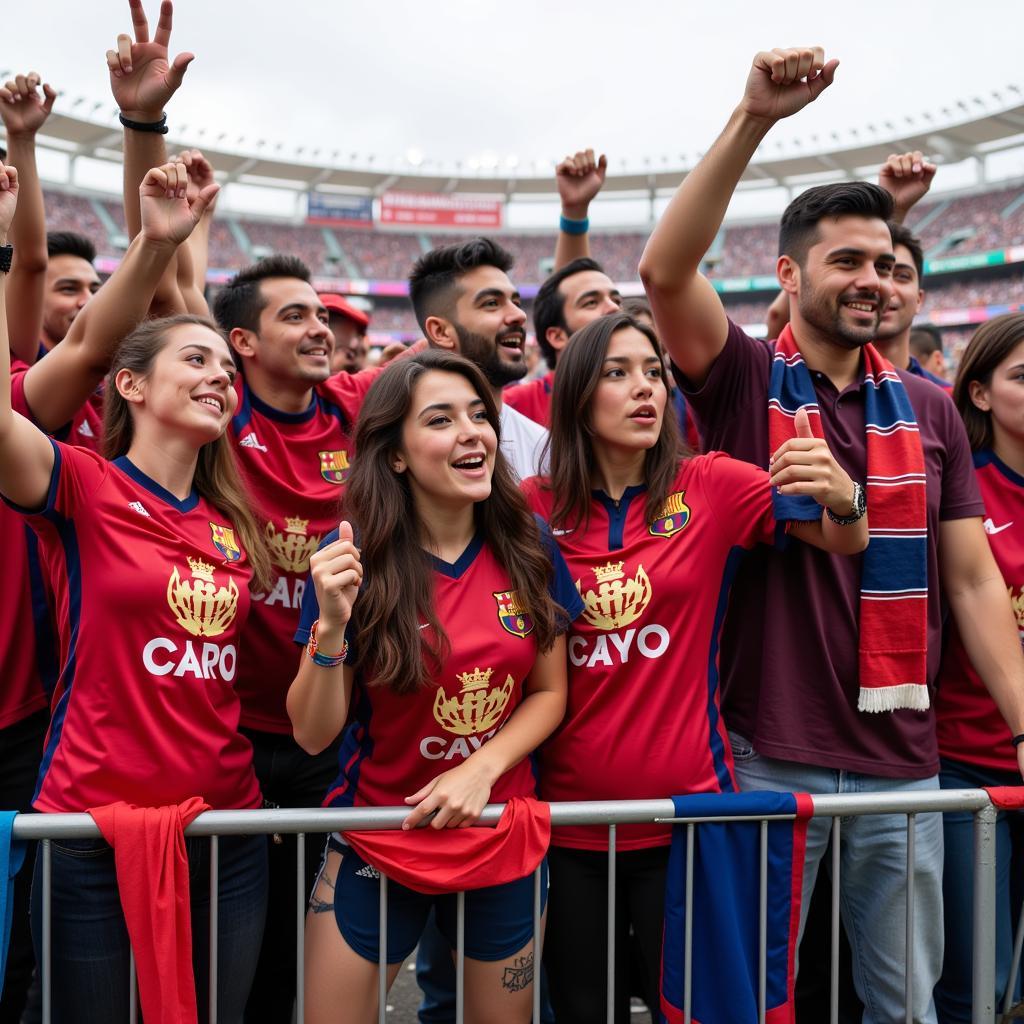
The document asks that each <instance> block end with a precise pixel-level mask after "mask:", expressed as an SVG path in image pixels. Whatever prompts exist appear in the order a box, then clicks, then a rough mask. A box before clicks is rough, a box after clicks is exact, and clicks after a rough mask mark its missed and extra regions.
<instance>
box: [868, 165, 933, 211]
mask: <svg viewBox="0 0 1024 1024" xmlns="http://www.w3.org/2000/svg"><path fill="white" fill-rule="evenodd" d="M935 171H936V167H935V164H933V163H929V162H928V161H927V160H925V158H924V154H923V153H922V152H921V151H920V150H919V149H915V150H914V151H913V152H912V153H892V154H890V155H889V157H888V158H887V159H886V161H885V163H884V164H882V169H881V170H880V171H879V172H878V184H879V185H881V186H882V188H884V189H885V191H886V192H888V193H889V195H891V196H892V199H893V203H894V204H895V206H896V210H897V211H898V212H899V214H900V215H901V216H905V215H906V213H907V211H908V210H910V208H911V207H912V206H913V205H914V204H915V203H916V202H918V201H919V200H921V199H923V198H924V196H925V195H926V194H927V192H928V189H930V188H931V187H932V178H934V177H935Z"/></svg>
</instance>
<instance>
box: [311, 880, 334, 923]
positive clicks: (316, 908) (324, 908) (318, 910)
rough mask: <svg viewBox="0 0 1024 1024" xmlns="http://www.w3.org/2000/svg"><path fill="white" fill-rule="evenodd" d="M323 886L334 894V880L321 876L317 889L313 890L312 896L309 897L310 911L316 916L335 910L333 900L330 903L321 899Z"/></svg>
mask: <svg viewBox="0 0 1024 1024" xmlns="http://www.w3.org/2000/svg"><path fill="white" fill-rule="evenodd" d="M321 884H323V885H326V886H327V888H328V889H330V890H331V892H334V879H333V878H328V876H327V875H323V874H321V876H320V877H319V878H318V879H317V883H316V888H315V889H314V890H313V894H312V896H310V897H309V909H310V910H312V911H313V913H314V914H326V913H327V912H328V911H331V910H334V901H333V900H332V901H331V902H330V903H328V902H326V901H325V900H322V899H321V898H320V885H321Z"/></svg>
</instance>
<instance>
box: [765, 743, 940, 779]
mask: <svg viewBox="0 0 1024 1024" xmlns="http://www.w3.org/2000/svg"><path fill="white" fill-rule="evenodd" d="M753 747H754V750H755V751H756V752H757V753H758V754H760V755H761V756H763V757H770V758H772V760H775V761H794V762H796V763H797V764H806V765H809V766H810V767H812V768H828V769H830V770H833V771H844V772H858V773H860V774H861V775H873V776H875V777H876V778H879V779H930V778H931V777H932V776H933V775H937V774H938V771H939V758H938V755H936V757H935V758H934V760H932V761H926V762H925V763H924V764H921V763H920V762H918V763H910V762H906V761H898V762H893V761H879V760H878V759H877V758H874V759H872V758H866V759H864V760H861V759H860V758H856V757H842V756H836V757H832V758H828V759H827V760H825V759H823V758H822V756H821V755H822V750H804V749H803V748H801V747H785V746H776V745H774V744H772V743H763V742H761V741H759V740H754V743H753Z"/></svg>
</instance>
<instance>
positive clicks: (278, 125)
mask: <svg viewBox="0 0 1024 1024" xmlns="http://www.w3.org/2000/svg"><path fill="white" fill-rule="evenodd" d="M147 8H148V11H149V14H150V17H151V22H153V23H155V20H156V15H157V8H158V3H157V2H156V0H147ZM119 31H130V18H129V16H128V5H127V2H126V0H125V2H123V0H37V2H36V3H33V4H20V5H19V4H7V5H5V10H4V15H3V21H2V29H0V33H2V35H0V70H4V69H7V70H11V69H19V70H20V69H28V68H29V67H31V68H33V69H37V70H39V71H40V72H42V73H43V74H44V76H45V77H46V78H47V80H49V81H51V82H52V83H53V84H54V85H56V86H57V87H58V88H60V89H61V90H62V92H63V93H64V95H63V97H62V99H61V100H60V101H59V102H60V103H61V105H62V106H63V107H64V109H69V108H70V104H71V101H72V100H73V99H74V98H76V97H79V96H84V97H85V98H86V100H87V101H88V103H83V104H80V105H79V106H78V107H76V108H75V112H76V113H77V112H81V113H87V112H89V110H90V109H91V106H92V104H93V103H94V102H98V103H101V104H102V108H101V109H100V110H99V112H98V114H97V116H99V117H103V118H111V116H112V115H111V106H112V103H111V100H110V94H109V91H108V88H107V82H106V71H105V65H104V52H105V50H106V49H107V47H108V46H112V45H114V38H115V36H116V35H117V33H118V32H119ZM1022 36H1024V4H1021V3H1020V0H933V2H931V3H925V2H922V0H916V2H915V0H904V2H902V3H894V2H892V0H860V2H858V3H837V2H826V0H816V2H809V0H787V2H784V3H779V2H771V3H768V2H763V0H762V2H750V0H712V2H707V0H701V2H693V0H686V2H683V0H674V2H669V0H631V2H629V3H619V2H611V0H587V2H577V0H562V2H556V0H519V2H512V3H508V2H504V3H502V2H497V0H429V2H425V0H417V2H413V0H392V2H387V0H376V2H373V3H369V2H337V0H283V2H282V0H274V2H271V0H246V2H241V0H178V2H177V3H176V10H175V27H174V34H173V38H172V44H171V46H172V53H176V52H178V51H180V50H185V49H188V50H192V51H193V52H195V54H196V60H195V62H194V63H193V65H192V67H191V68H190V69H189V71H188V74H187V76H186V79H185V84H184V86H183V87H182V89H181V90H180V92H179V93H178V95H177V96H176V97H175V99H174V103H173V107H172V109H171V110H170V111H169V112H168V113H169V119H170V121H171V124H172V126H180V125H187V126H188V128H187V133H188V134H189V135H192V134H193V132H197V131H198V129H200V128H203V129H205V138H207V139H212V138H216V136H218V135H219V134H220V133H221V132H223V131H226V132H228V137H227V139H225V140H224V142H223V143H222V144H223V145H229V146H231V147H232V148H239V149H248V148H250V146H252V145H253V144H254V143H255V141H256V140H257V139H262V140H264V141H265V143H266V147H265V149H264V152H270V153H272V152H273V151H274V147H275V146H276V144H278V143H284V148H283V150H281V153H282V155H288V156H294V155H295V149H296V147H299V146H303V147H305V155H306V156H307V157H309V156H310V154H311V151H312V150H315V149H319V150H320V156H319V157H318V158H317V159H319V160H324V161H330V162H334V161H333V160H332V154H333V153H335V152H337V153H339V154H340V155H339V156H338V157H337V160H338V161H339V162H341V163H354V164H356V165H359V166H365V165H366V160H367V157H368V155H369V154H373V155H374V158H375V159H374V164H373V166H375V167H385V168H391V167H396V166H398V167H400V166H403V165H404V166H406V167H407V166H408V165H407V164H405V161H406V160H407V158H408V155H409V152H410V151H414V155H415V154H417V153H418V154H419V155H420V156H421V158H422V160H423V164H422V167H423V169H424V170H429V169H431V168H433V167H436V166H438V165H443V166H445V167H448V168H451V167H453V166H454V164H455V162H456V161H460V162H461V163H462V166H463V168H464V169H465V168H467V167H469V166H471V162H473V161H482V162H483V163H485V164H487V163H495V162H496V163H497V164H498V166H502V167H504V166H508V165H511V162H512V161H517V162H518V168H519V173H520V174H524V175H525V174H529V173H533V172H534V168H535V166H539V165H535V162H536V161H540V162H541V163H543V164H544V165H545V167H548V166H550V161H552V160H554V159H557V158H559V157H560V156H561V155H563V154H564V153H565V152H566V151H567V150H569V149H575V148H577V147H583V146H587V145H593V146H594V147H595V148H597V149H600V150H603V151H606V152H607V153H608V155H609V158H610V160H611V163H612V168H613V170H621V169H623V168H624V167H642V166H644V159H645V158H647V159H650V160H651V162H652V164H654V165H655V166H663V165H664V163H666V162H667V164H668V165H679V164H682V163H689V162H690V161H691V160H692V157H693V154H695V153H696V152H697V151H699V150H701V149H703V148H706V146H707V145H708V144H709V143H710V142H711V140H712V139H713V138H714V135H715V134H716V132H717V130H718V129H719V127H720V126H721V124H722V123H723V121H724V119H725V118H726V116H727V114H728V112H729V110H730V109H731V107H732V105H733V104H734V103H735V101H736V100H737V98H738V97H739V95H740V91H741V89H742V85H743V81H744V79H745V77H746V71H747V68H748V66H749V63H750V58H751V57H752V55H753V54H754V53H755V52H756V51H757V50H758V49H761V48H764V47H771V46H774V45H790V44H794V43H800V44H804V43H807V44H812V43H816V44H821V45H823V46H824V47H825V49H826V54H827V55H829V56H836V57H838V58H839V59H840V60H841V61H842V66H841V67H840V69H839V71H838V73H837V76H836V82H835V85H834V86H833V88H832V89H831V90H829V92H828V93H826V94H825V95H824V96H823V97H822V99H821V100H820V101H819V102H818V103H816V104H815V105H814V106H813V107H811V108H809V109H808V110H807V111H805V112H804V113H802V114H801V115H800V116H799V117H798V118H794V119H792V120H791V121H788V122H785V123H784V124H783V125H780V126H779V128H778V129H776V131H775V132H774V133H773V136H772V137H771V144H773V145H774V144H775V143H776V142H781V143H784V144H787V143H791V142H792V141H793V140H794V139H795V138H799V139H801V140H802V144H803V146H804V147H806V148H807V149H809V150H811V149H816V148H823V147H825V146H828V145H833V144H834V140H833V139H832V133H833V132H838V133H839V135H840V137H841V138H842V139H843V140H844V141H846V142H851V141H853V140H852V138H851V137H850V136H849V135H848V134H846V132H847V131H848V130H849V129H851V128H858V129H860V130H861V131H862V133H864V134H863V135H862V137H869V136H868V135H867V133H866V129H867V126H868V125H869V124H873V125H875V127H876V128H877V129H878V130H879V132H880V133H881V134H883V135H886V134H889V130H888V129H886V128H885V127H884V122H885V121H889V122H891V123H892V124H893V125H896V126H897V127H898V126H901V125H903V124H904V122H903V118H904V117H905V116H908V115H909V116H911V117H914V118H919V116H920V115H921V114H922V113H923V112H925V111H928V112H931V113H932V115H933V116H934V117H935V119H936V120H937V121H945V120H947V119H948V118H947V116H946V115H944V114H942V112H941V111H942V108H943V107H947V108H949V109H950V110H951V111H952V112H954V113H958V112H959V113H961V114H962V113H963V112H962V111H959V110H958V108H957V107H956V102H957V101H958V100H965V101H967V102H968V104H969V106H970V110H971V113H980V112H982V109H983V108H982V107H980V106H977V105H975V104H974V103H973V100H974V98H975V97H977V98H979V99H981V100H983V101H984V102H985V104H986V105H987V107H988V108H990V109H992V108H997V107H999V106H1005V105H1009V104H1011V103H1013V102H1018V101H1019V96H1018V95H1017V94H1015V93H1013V92H1012V91H1010V90H1009V89H1008V88H1007V87H1008V86H1010V85H1016V86H1018V87H1021V88H1024V70H1022V68H1021V58H1020V46H1021V38H1022ZM993 91H996V92H999V93H1000V94H1001V96H1002V102H1000V101H999V100H997V99H996V98H995V97H993V95H992V93H993ZM964 116H966V115H964ZM814 136H817V142H815V141H814V139H813V137H814ZM240 138H242V139H244V141H243V142H239V141H238V140H239V139H240ZM1010 171H1011V172H1013V171H1015V172H1016V173H1019V174H1024V159H1022V161H1021V166H1020V167H1018V168H1010ZM545 173H546V171H545Z"/></svg>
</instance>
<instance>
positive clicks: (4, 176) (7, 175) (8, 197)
mask: <svg viewBox="0 0 1024 1024" xmlns="http://www.w3.org/2000/svg"><path fill="white" fill-rule="evenodd" d="M17 206H18V172H17V170H16V169H15V168H14V167H11V166H10V164H3V163H0V244H3V245H6V244H7V232H8V231H10V230H11V223H12V222H13V221H14V211H15V209H16V208H17Z"/></svg>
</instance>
